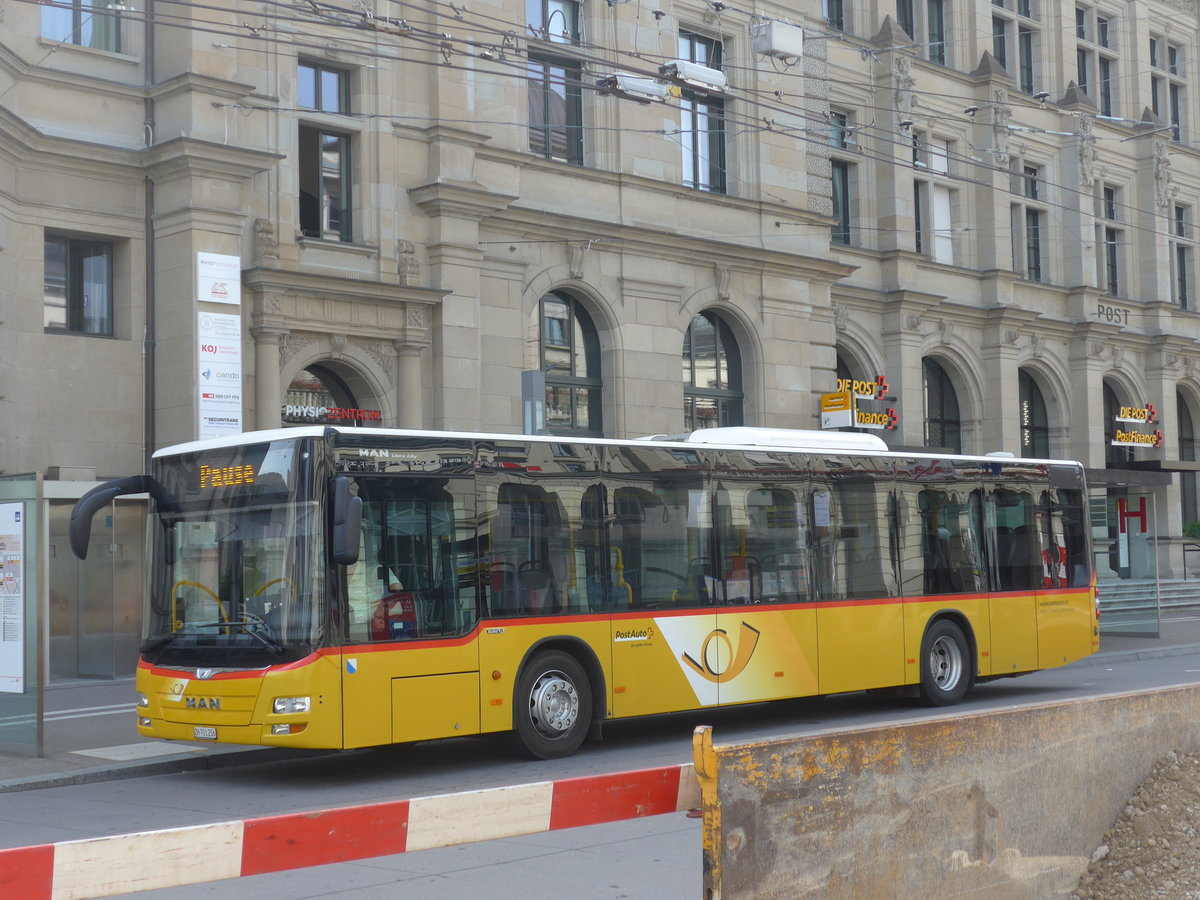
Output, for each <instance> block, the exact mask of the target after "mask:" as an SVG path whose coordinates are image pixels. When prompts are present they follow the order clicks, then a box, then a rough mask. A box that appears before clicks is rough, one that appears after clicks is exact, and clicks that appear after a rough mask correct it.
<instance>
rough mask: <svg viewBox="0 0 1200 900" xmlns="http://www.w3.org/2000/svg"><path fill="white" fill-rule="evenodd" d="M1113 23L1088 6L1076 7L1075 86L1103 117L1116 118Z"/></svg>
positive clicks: (1114, 27) (1114, 25)
mask: <svg viewBox="0 0 1200 900" xmlns="http://www.w3.org/2000/svg"><path fill="white" fill-rule="evenodd" d="M1116 34H1117V32H1116V22H1115V21H1114V20H1113V19H1111V18H1110V17H1108V16H1104V15H1101V14H1099V13H1097V12H1096V10H1095V9H1093V8H1092V7H1090V6H1077V7H1076V8H1075V40H1076V44H1075V62H1076V83H1077V84H1078V85H1079V87H1080V88H1081V89H1082V90H1083V91H1084V92H1085V93H1086V94H1087V95H1088V96H1089V97H1090V98H1091V99H1092V101H1093V102H1094V103H1095V104H1096V107H1097V108H1098V109H1099V111H1100V115H1102V116H1113V115H1116V113H1115V112H1114V110H1116V109H1117V103H1118V100H1119V98H1118V97H1117V84H1118V81H1117V53H1116Z"/></svg>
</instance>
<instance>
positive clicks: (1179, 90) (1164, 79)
mask: <svg viewBox="0 0 1200 900" xmlns="http://www.w3.org/2000/svg"><path fill="white" fill-rule="evenodd" d="M1150 70H1151V71H1150V109H1151V110H1152V111H1153V112H1154V114H1155V115H1156V116H1158V117H1159V118H1160V119H1162V120H1163V121H1164V122H1166V123H1167V124H1168V125H1170V126H1172V127H1171V139H1172V140H1174V141H1179V140H1182V139H1183V131H1184V128H1185V126H1186V124H1187V123H1186V122H1185V121H1184V110H1185V109H1186V108H1187V81H1186V80H1185V78H1184V75H1185V72H1184V66H1183V48H1182V47H1181V46H1179V45H1178V44H1172V43H1169V42H1168V41H1167V40H1166V39H1165V38H1163V37H1159V36H1156V35H1151V37H1150Z"/></svg>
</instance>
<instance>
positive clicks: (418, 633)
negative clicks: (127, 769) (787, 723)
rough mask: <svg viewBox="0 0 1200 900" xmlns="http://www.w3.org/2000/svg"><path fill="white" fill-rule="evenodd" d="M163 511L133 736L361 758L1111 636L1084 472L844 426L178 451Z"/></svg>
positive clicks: (1015, 660) (806, 689) (587, 728)
mask: <svg viewBox="0 0 1200 900" xmlns="http://www.w3.org/2000/svg"><path fill="white" fill-rule="evenodd" d="M133 493H148V494H149V496H150V506H151V512H150V526H149V534H150V543H151V547H150V553H149V559H150V561H151V562H150V564H149V565H148V585H147V599H146V602H147V608H146V614H145V623H146V627H145V641H144V643H143V644H142V647H141V658H140V661H139V665H138V674H137V690H138V703H139V707H138V710H137V727H138V732H139V733H140V734H141V735H143V736H145V737H152V738H159V739H167V740H188V741H195V740H201V741H219V742H230V743H237V744H271V745H280V746H292V747H308V748H352V747H367V746H375V745H382V744H390V743H397V742H404V741H418V740H428V739H436V738H446V737H451V736H456V735H473V734H484V733H494V732H511V734H512V736H513V737H514V738H515V741H516V744H517V746H518V748H519V749H520V750H521V751H523V752H524V753H526V754H528V755H530V756H533V757H538V758H551V757H557V756H563V755H566V754H570V753H572V752H574V751H575V750H576V749H577V748H578V747H579V746H580V744H581V743H582V742H583V741H584V740H585V738H587V737H588V736H589V734H590V735H593V736H598V735H599V733H600V729H601V726H602V724H603V723H604V722H606V721H608V720H611V719H622V718H628V717H633V716H643V715H649V714H654V713H665V712H671V711H678V710H689V709H698V708H704V707H721V706H727V705H730V704H744V703H755V702H760V701H766V700H775V699H781V698H788V697H802V696H814V695H826V694H837V693H845V692H853V691H868V690H876V689H883V688H908V689H909V692H911V693H914V694H919V696H920V697H921V698H922V699H923V700H924V701H925V702H927V703H930V704H934V705H947V704H952V703H955V702H957V701H959V700H961V699H962V697H963V696H964V695H965V694H966V693H967V691H968V690H969V689H970V688H971V686H972V685H973V684H974V683H976V682H981V681H986V680H989V679H993V678H998V677H1004V676H1012V675H1017V674H1020V673H1024V672H1032V671H1035V670H1038V669H1044V668H1048V667H1051V666H1060V665H1063V664H1065V663H1069V662H1071V661H1072V660H1077V659H1080V658H1082V657H1085V656H1088V655H1089V654H1091V653H1094V652H1096V650H1097V649H1098V647H1099V631H1098V621H1097V607H1096V590H1095V582H1094V578H1093V575H1092V550H1091V545H1090V529H1089V525H1088V521H1087V504H1086V497H1085V489H1084V481H1083V470H1082V468H1081V467H1080V465H1079V464H1078V463H1075V462H1067V461H1057V460H1037V459H1017V458H1012V457H1011V455H989V456H977V457H963V456H944V455H930V454H917V453H893V452H889V451H888V450H887V449H886V446H885V445H884V444H883V442H882V441H880V440H879V439H878V438H875V437H872V436H868V435H862V434H848V433H831V432H804V431H779V430H768V429H753V428H717V429H709V430H706V431H700V432H696V433H694V434H691V435H685V436H678V437H675V438H668V437H658V438H648V439H644V440H627V441H621V440H604V439H596V440H571V439H566V438H561V437H552V436H528V435H503V434H465V433H449V432H418V431H399V430H385V429H365V428H333V427H326V428H297V429H284V430H278V431H266V432H259V433H247V434H240V435H235V436H231V437H229V438H221V439H212V440H205V441H197V442H193V443H188V444H183V445H180V446H176V447H171V448H168V449H164V450H160V451H159V452H157V453H156V454H155V455H154V458H153V463H152V471H151V472H150V474H149V475H141V476H134V477H132V478H126V479H122V480H119V481H114V482H109V483H106V484H104V485H101V486H100V487H97V488H96V489H94V490H93V491H92V492H90V493H89V494H87V495H86V496H85V497H83V498H82V499H81V500H80V501H79V503H78V504H77V505H76V508H75V510H74V513H73V516H72V523H71V542H72V547H73V549H74V551H75V553H76V554H77V555H79V556H81V557H82V556H83V555H85V554H86V552H87V547H88V540H89V532H90V523H91V519H92V516H93V515H94V513H95V512H96V511H97V510H99V509H101V508H103V507H104V506H105V505H107V504H108V503H109V502H110V501H111V500H112V498H113V497H115V496H118V495H121V494H133Z"/></svg>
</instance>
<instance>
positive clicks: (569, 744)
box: [513, 650, 592, 759]
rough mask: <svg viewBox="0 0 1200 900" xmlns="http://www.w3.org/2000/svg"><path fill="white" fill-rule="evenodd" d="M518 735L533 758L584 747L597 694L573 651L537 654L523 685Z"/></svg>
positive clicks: (518, 691)
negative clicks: (593, 698) (581, 745)
mask: <svg viewBox="0 0 1200 900" xmlns="http://www.w3.org/2000/svg"><path fill="white" fill-rule="evenodd" d="M513 705H514V715H515V717H516V722H515V723H514V724H515V728H514V735H515V737H516V739H517V745H518V748H519V749H520V750H521V751H522V752H523V753H524V754H525V755H527V756H530V757H532V758H533V759H556V758H558V757H560V756H569V755H571V754H572V753H574V752H575V751H576V750H577V749H579V745H580V744H582V743H583V739H584V738H585V737H586V736H587V732H588V727H589V726H590V724H591V718H592V691H591V687H590V686H589V685H588V679H587V674H586V673H585V672H584V671H583V667H582V666H581V665H580V664H579V662H578V661H577V660H576V659H575V657H573V656H571V655H570V654H567V653H562V652H561V651H557V650H555V651H551V652H548V653H542V654H539V655H538V656H535V657H534V658H533V659H532V660H530V661H529V663H528V664H527V665H526V666H525V669H524V671H523V672H522V673H521V677H520V679H519V681H518V682H517V689H516V695H515V702H514V704H513Z"/></svg>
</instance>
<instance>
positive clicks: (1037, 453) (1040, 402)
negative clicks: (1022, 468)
mask: <svg viewBox="0 0 1200 900" xmlns="http://www.w3.org/2000/svg"><path fill="white" fill-rule="evenodd" d="M1017 380H1018V382H1019V392H1020V403H1021V408H1020V418H1019V421H1020V423H1021V456H1031V457H1036V458H1038V459H1046V458H1048V457H1049V456H1050V425H1049V423H1048V421H1047V419H1046V401H1045V400H1044V399H1042V389H1041V388H1039V387H1038V384H1037V382H1036V381H1034V379H1033V376H1032V375H1030V374H1029V373H1028V372H1027V371H1025V370H1024V369H1022V370H1021V371H1020V373H1019V375H1018V376H1017Z"/></svg>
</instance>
